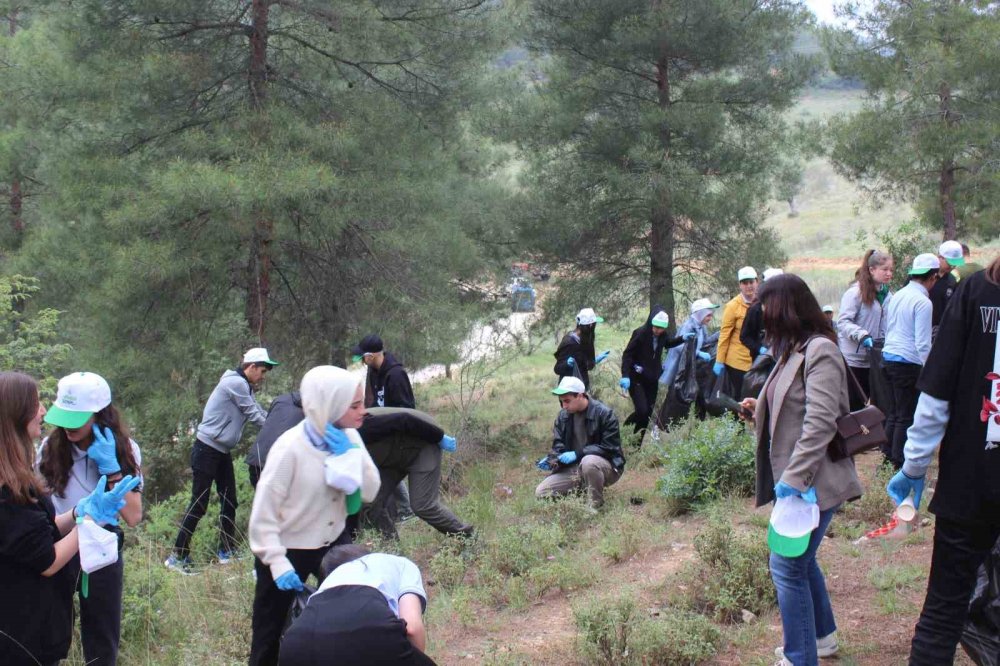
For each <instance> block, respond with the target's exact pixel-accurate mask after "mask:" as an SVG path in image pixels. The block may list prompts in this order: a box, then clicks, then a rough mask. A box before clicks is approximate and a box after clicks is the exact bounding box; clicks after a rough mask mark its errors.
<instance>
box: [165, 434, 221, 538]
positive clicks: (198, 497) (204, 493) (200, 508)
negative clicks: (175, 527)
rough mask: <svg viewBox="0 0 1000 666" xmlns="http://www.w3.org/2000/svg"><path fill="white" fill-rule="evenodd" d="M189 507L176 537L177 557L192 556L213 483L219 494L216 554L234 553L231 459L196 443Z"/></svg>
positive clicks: (193, 449)
mask: <svg viewBox="0 0 1000 666" xmlns="http://www.w3.org/2000/svg"><path fill="white" fill-rule="evenodd" d="M191 471H192V472H193V478H192V482H191V504H189V505H188V508H187V511H186V512H185V513H184V520H183V521H182V522H181V529H180V531H179V532H178V533H177V541H176V542H175V543H174V552H176V553H177V555H178V556H179V557H188V556H189V555H190V554H191V537H192V536H194V531H195V530H196V529H198V521H200V520H201V519H202V516H204V515H205V511H207V510H208V498H209V496H210V495H211V492H212V483H213V482H214V483H215V490H216V492H217V493H218V494H219V550H223V551H227V552H231V551H233V550H235V549H236V474H235V473H234V472H233V457H232V455H230V454H228V453H222V452H220V451H216V450H215V449H213V448H212V447H211V446H209V445H208V444H205V443H203V442H200V441H198V440H195V442H194V447H193V448H192V449H191Z"/></svg>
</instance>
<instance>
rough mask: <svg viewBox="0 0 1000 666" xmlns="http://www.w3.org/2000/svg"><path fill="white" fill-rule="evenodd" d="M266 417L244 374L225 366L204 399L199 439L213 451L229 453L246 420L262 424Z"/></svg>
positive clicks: (199, 425)
mask: <svg viewBox="0 0 1000 666" xmlns="http://www.w3.org/2000/svg"><path fill="white" fill-rule="evenodd" d="M266 419H267V412H265V411H264V408H263V407H261V406H260V405H258V404H257V401H256V400H254V397H253V393H252V392H251V390H250V382H248V381H247V380H246V377H244V376H243V375H241V374H240V373H238V372H236V371H235V370H226V371H225V372H224V373H223V374H222V378H221V379H220V380H219V384H218V385H217V386H216V387H215V389H214V390H213V391H212V395H210V396H208V402H206V403H205V413H204V414H202V416H201V423H199V424H198V440H199V441H201V442H204V443H205V444H207V445H209V446H211V447H212V448H213V449H215V450H216V451H221V452H222V453H229V452H230V451H232V450H233V448H234V447H235V446H236V445H237V444H238V443H239V441H240V437H241V436H242V435H243V426H244V425H246V422H247V421H253V423H255V424H256V425H257V426H262V425H264V421H265V420H266Z"/></svg>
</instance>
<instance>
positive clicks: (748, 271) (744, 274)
mask: <svg viewBox="0 0 1000 666" xmlns="http://www.w3.org/2000/svg"><path fill="white" fill-rule="evenodd" d="M736 279H737V280H739V281H740V282H743V280H756V279H757V271H756V270H755V269H754V267H753V266H744V267H743V268H741V269H740V270H739V271H738V272H737V273H736Z"/></svg>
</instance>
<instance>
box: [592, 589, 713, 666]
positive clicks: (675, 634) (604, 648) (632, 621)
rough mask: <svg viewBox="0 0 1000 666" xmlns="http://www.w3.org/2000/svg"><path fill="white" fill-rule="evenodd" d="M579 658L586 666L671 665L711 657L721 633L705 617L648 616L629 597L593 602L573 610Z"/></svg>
mask: <svg viewBox="0 0 1000 666" xmlns="http://www.w3.org/2000/svg"><path fill="white" fill-rule="evenodd" d="M573 618H574V620H575V622H576V627H577V631H578V632H579V635H578V639H579V640H578V649H579V652H580V655H581V656H582V657H583V658H584V659H585V660H586V662H587V663H590V664H600V665H607V666H611V665H614V666H631V665H636V666H638V665H640V664H641V665H643V666H647V665H649V666H655V665H663V666H671V665H674V664H678V665H679V664H697V663H700V662H703V661H705V660H706V659H708V658H710V657H712V656H713V655H714V654H715V652H716V649H717V648H718V645H719V641H720V636H721V635H720V632H719V630H718V628H716V627H715V626H713V625H712V623H711V622H710V621H709V620H708V619H707V618H705V617H702V616H700V615H697V614H695V613H690V612H687V611H683V610H675V609H667V610H665V611H663V612H662V613H661V614H660V615H659V616H657V617H651V616H650V615H648V614H647V613H646V612H645V611H644V610H642V609H640V608H638V607H637V605H636V603H635V599H634V597H633V595H631V594H629V593H626V594H624V595H622V596H620V597H617V598H613V599H603V600H592V601H589V602H585V603H583V604H581V605H579V606H578V607H576V608H575V609H574V610H573Z"/></svg>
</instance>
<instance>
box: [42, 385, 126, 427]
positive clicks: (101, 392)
mask: <svg viewBox="0 0 1000 666" xmlns="http://www.w3.org/2000/svg"><path fill="white" fill-rule="evenodd" d="M110 404H111V387H110V386H108V382H107V381H105V379H104V377H101V376H100V375H98V374H94V373H93V372H74V373H73V374H71V375H66V376H65V377H63V378H62V379H60V380H59V388H58V390H57V392H56V401H55V403H53V405H52V407H51V408H49V410H48V412H46V414H45V422H46V423H49V424H52V425H54V426H59V427H61V428H68V429H70V430H74V429H76V428H80V427H82V426H83V425H84V424H85V423H86V422H87V421H88V420H89V419H90V417H91V416H93V415H94V414H96V413H97V412H99V411H101V410H102V409H104V408H105V407H107V406H108V405H110Z"/></svg>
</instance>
